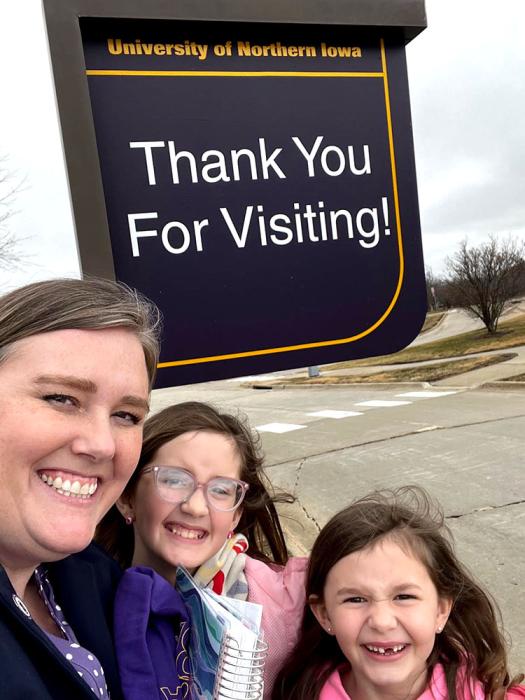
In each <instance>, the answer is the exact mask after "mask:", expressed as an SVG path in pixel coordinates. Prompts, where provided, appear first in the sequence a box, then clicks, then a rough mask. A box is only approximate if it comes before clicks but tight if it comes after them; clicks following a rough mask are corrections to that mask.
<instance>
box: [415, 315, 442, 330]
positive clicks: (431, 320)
mask: <svg viewBox="0 0 525 700" xmlns="http://www.w3.org/2000/svg"><path fill="white" fill-rule="evenodd" d="M444 315H445V312H444V311H434V312H433V313H431V314H427V315H426V317H425V322H424V323H423V328H422V329H421V330H420V331H419V333H420V334H421V333H426V332H427V331H430V330H432V328H434V327H435V326H437V324H438V323H439V322H440V321H441V319H442V318H443V316H444Z"/></svg>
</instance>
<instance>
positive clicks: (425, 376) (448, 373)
mask: <svg viewBox="0 0 525 700" xmlns="http://www.w3.org/2000/svg"><path fill="white" fill-rule="evenodd" d="M514 357H516V353H513V352H507V353H501V354H499V355H488V356H486V357H470V358H467V359H462V360H450V361H449V362H440V363H438V364H435V365H423V366H420V367H407V368H403V369H396V370H390V371H385V372H374V373H372V374H345V375H340V374H325V375H321V376H320V377H311V378H310V377H288V378H283V379H276V380H275V381H270V382H256V383H251V384H250V385H249V386H252V387H271V386H297V385H325V386H326V385H331V384H375V383H390V382H436V381H438V380H440V379H447V378H448V377H454V376H455V375H457V374H464V373H465V372H471V371H472V370H474V369H480V368H481V367H488V366H489V365H495V364H498V363H499V362H506V361H507V360H511V359H512V358H514ZM325 371H329V370H327V369H325Z"/></svg>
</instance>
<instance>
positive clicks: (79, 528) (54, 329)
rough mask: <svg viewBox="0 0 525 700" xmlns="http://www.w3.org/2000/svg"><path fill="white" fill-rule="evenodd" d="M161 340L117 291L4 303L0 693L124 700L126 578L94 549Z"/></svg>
mask: <svg viewBox="0 0 525 700" xmlns="http://www.w3.org/2000/svg"><path fill="white" fill-rule="evenodd" d="M158 330H159V315H158V311H157V310H156V308H155V307H154V306H153V305H151V304H150V303H149V302H147V301H146V300H144V299H141V298H140V297H139V296H138V295H137V294H136V293H135V292H133V291H132V290H130V289H128V288H127V287H125V286H122V285H119V284H116V283H113V282H108V281H103V280H90V281H82V280H73V279H71V280H53V281H49V282H39V283H36V284H33V285H28V286H27V287H23V288H21V289H18V290H15V291H13V292H11V293H10V294H7V295H5V296H4V297H2V298H0V385H1V387H2V392H1V394H0V479H1V480H2V484H3V486H2V491H1V493H0V609H1V615H0V648H1V649H2V668H3V670H2V679H1V680H0V688H1V691H2V692H1V693H0V694H1V695H2V697H6V698H7V697H8V698H10V699H13V700H14V699H18V698H20V699H21V698H29V697H35V698H36V697H38V698H39V699H42V700H51V699H53V700H62V699H63V700H66V698H67V699H68V700H69V699H70V698H73V697H74V698H84V697H85V698H88V697H93V692H95V693H96V694H97V696H98V697H101V698H104V697H106V698H107V697H109V694H108V693H109V691H110V692H111V697H112V698H113V700H114V699H115V698H120V697H121V690H120V683H119V679H118V672H117V670H116V665H115V661H114V658H113V651H112V639H111V633H110V629H111V623H110V620H109V619H108V616H110V615H111V607H112V600H113V594H114V589H115V587H116V584H117V581H118V578H119V572H118V569H115V568H113V565H112V562H111V560H109V559H108V558H106V557H105V555H104V554H103V553H102V552H100V551H99V550H98V549H97V548H96V547H94V546H89V545H90V542H91V539H92V537H93V534H94V531H95V527H96V525H97V523H98V521H99V520H100V519H101V518H102V516H103V515H104V514H105V513H106V511H107V510H108V509H109V508H110V506H111V505H112V504H113V503H114V502H115V501H116V499H117V498H118V497H119V495H120V494H121V492H122V490H123V488H124V486H125V485H126V482H127V480H128V479H129V477H130V475H131V473H132V470H133V468H134V466H135V464H136V462H137V459H138V456H139V453H140V445H141V441H142V424H143V422H144V418H145V416H146V413H147V411H148V399H149V392H150V387H151V384H152V381H153V377H154V373H155V368H156V363H157V357H158V340H157V337H158ZM86 610H87V611H88V614H87V615H86V614H85V612H83V611H86ZM106 684H107V685H106Z"/></svg>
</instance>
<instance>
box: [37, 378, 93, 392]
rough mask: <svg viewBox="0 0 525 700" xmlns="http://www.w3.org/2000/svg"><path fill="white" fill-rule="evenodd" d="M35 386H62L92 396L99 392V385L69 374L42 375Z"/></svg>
mask: <svg viewBox="0 0 525 700" xmlns="http://www.w3.org/2000/svg"><path fill="white" fill-rule="evenodd" d="M35 384H62V385H63V386H69V387H71V388H72V389H78V390H79V391H86V392H88V393H90V394H94V393H96V391H97V385H96V384H95V383H94V382H92V381H91V380H90V379H82V378H81V377H75V376H71V375H68V374H41V375H40V376H38V377H36V378H35Z"/></svg>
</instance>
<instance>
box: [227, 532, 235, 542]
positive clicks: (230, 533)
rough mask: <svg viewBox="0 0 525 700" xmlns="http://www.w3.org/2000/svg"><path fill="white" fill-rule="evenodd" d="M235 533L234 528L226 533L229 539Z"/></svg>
mask: <svg viewBox="0 0 525 700" xmlns="http://www.w3.org/2000/svg"><path fill="white" fill-rule="evenodd" d="M234 535H235V532H234V531H233V530H230V531H229V533H228V534H227V535H226V539H227V540H231V538H232V537H233V536H234Z"/></svg>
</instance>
